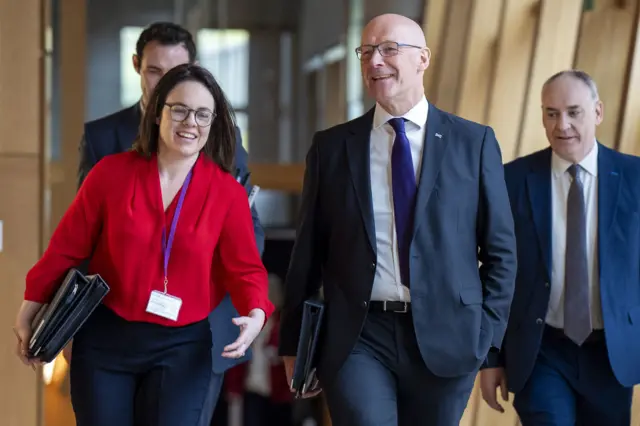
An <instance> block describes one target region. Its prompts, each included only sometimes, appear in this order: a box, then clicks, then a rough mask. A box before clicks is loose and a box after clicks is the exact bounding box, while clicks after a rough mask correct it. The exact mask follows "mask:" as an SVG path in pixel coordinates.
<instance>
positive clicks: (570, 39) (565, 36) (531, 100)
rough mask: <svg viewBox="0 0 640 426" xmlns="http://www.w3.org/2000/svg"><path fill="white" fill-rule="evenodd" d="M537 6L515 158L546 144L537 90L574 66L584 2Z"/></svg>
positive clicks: (546, 0) (549, 1) (550, 0)
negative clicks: (547, 80)
mask: <svg viewBox="0 0 640 426" xmlns="http://www.w3.org/2000/svg"><path fill="white" fill-rule="evenodd" d="M540 5H541V7H540V16H539V18H538V32H537V36H536V45H535V50H534V53H533V61H532V64H531V74H530V75H529V87H528V91H527V99H526V101H525V112H524V121H523V123H522V129H521V134H520V140H519V144H520V145H519V147H518V155H525V154H530V153H532V152H533V151H537V150H539V149H541V148H544V147H546V146H547V144H548V142H547V139H546V136H545V134H544V128H543V127H542V121H541V114H540V88H541V87H542V84H543V83H544V81H545V80H546V79H547V78H549V77H550V76H551V75H553V74H554V73H556V72H558V71H561V70H563V69H567V68H571V67H572V65H573V58H574V52H575V50H576V42H577V40H578V27H579V23H580V17H581V12H582V6H583V0H563V1H561V2H559V1H557V0H542V1H541V2H540ZM494 102H499V101H498V100H495V101H494Z"/></svg>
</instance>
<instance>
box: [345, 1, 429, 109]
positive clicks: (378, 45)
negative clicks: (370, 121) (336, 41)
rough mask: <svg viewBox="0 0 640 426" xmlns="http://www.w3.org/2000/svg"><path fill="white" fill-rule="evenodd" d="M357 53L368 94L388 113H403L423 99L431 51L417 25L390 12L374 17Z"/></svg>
mask: <svg viewBox="0 0 640 426" xmlns="http://www.w3.org/2000/svg"><path fill="white" fill-rule="evenodd" d="M356 53H357V54H358V57H359V58H360V62H361V69H362V77H363V79H364V81H365V84H366V86H367V89H368V90H369V93H370V95H371V96H372V97H374V98H375V99H376V101H377V102H378V103H379V104H380V105H381V106H382V107H383V108H384V109H385V110H386V111H387V112H389V113H390V114H392V115H394V116H400V115H402V114H404V113H406V112H407V111H409V110H410V109H411V108H413V107H414V106H415V105H416V104H417V103H418V102H419V101H420V100H421V99H422V97H423V96H424V86H423V83H422V81H423V75H424V71H425V70H426V69H427V68H428V67H429V59H430V56H431V52H430V51H429V49H428V48H427V45H426V41H425V37H424V32H423V31H422V28H421V27H420V25H418V23H417V22H415V21H413V20H411V19H409V18H407V17H406V16H402V15H396V14H392V13H388V14H384V15H380V16H376V17H375V18H373V19H372V20H371V21H369V23H368V24H367V25H366V26H365V27H364V30H363V31H362V38H361V45H360V47H358V49H356Z"/></svg>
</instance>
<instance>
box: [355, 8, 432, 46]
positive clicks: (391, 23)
mask: <svg viewBox="0 0 640 426" xmlns="http://www.w3.org/2000/svg"><path fill="white" fill-rule="evenodd" d="M396 39H397V40H402V43H408V44H412V45H415V46H420V47H426V46H427V43H426V40H425V36H424V32H423V31H422V28H421V27H420V25H418V23H417V22H416V21H414V20H413V19H409V18H407V17H406V16H402V15H397V14H395V13H386V14H384V15H380V16H376V17H375V18H373V19H372V20H371V21H369V23H368V24H367V25H366V26H365V27H364V29H363V31H362V40H361V42H362V44H377V43H380V42H381V41H384V40H396Z"/></svg>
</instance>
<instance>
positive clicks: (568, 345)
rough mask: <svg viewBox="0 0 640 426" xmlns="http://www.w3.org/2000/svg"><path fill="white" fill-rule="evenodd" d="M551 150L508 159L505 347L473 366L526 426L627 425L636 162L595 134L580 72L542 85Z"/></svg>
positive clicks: (639, 271)
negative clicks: (511, 254) (511, 269)
mask: <svg viewBox="0 0 640 426" xmlns="http://www.w3.org/2000/svg"><path fill="white" fill-rule="evenodd" d="M542 114H543V118H542V122H543V124H544V127H545V131H546V135H547V138H548V140H549V143H550V145H551V146H550V147H549V148H547V149H544V150H542V151H538V152H536V153H533V154H531V155H527V156H525V157H522V158H519V159H517V160H515V161H513V162H511V163H509V164H507V165H506V168H505V178H506V182H507V188H508V190H509V198H510V200H511V207H512V211H513V218H514V222H515V229H516V237H517V244H518V275H517V279H516V291H515V295H514V299H513V304H512V307H511V316H510V318H509V325H508V328H507V333H506V336H505V341H504V344H503V347H502V351H501V352H500V354H499V356H498V357H496V358H495V359H493V360H490V363H489V365H488V366H487V367H489V368H487V369H484V370H483V371H482V372H481V386H482V394H483V397H484V399H485V401H487V403H488V404H489V405H490V406H491V407H493V408H495V409H496V410H499V411H502V407H501V406H500V405H499V404H498V402H497V399H496V390H497V389H498V388H501V391H502V396H503V399H506V396H507V395H508V394H507V391H511V392H514V393H515V400H514V407H515V409H516V411H517V413H518V415H519V416H520V419H521V421H522V424H523V425H524V426H542V425H545V426H546V425H558V426H559V425H574V424H579V425H593V426H604V425H606V426H623V425H625V426H628V425H629V423H630V412H631V397H632V386H633V385H635V384H637V383H640V159H639V158H637V157H632V156H629V155H624V154H621V153H619V152H616V151H613V150H611V149H609V148H607V147H605V146H604V145H601V144H600V143H599V142H598V141H596V126H598V125H599V124H600V123H601V122H602V119H603V105H602V102H601V101H600V99H599V96H598V90H597V87H596V85H595V83H594V82H593V80H592V79H591V78H590V77H589V76H588V75H587V74H586V73H584V72H581V71H573V70H571V71H563V72H560V73H558V74H556V75H554V76H552V77H551V78H550V79H549V80H548V81H547V82H546V83H545V84H544V86H543V89H542Z"/></svg>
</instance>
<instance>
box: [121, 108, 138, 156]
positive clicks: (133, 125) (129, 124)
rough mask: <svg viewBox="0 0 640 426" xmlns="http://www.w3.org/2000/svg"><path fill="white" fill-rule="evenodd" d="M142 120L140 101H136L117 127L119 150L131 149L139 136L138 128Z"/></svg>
mask: <svg viewBox="0 0 640 426" xmlns="http://www.w3.org/2000/svg"><path fill="white" fill-rule="evenodd" d="M141 120H142V111H141V110H140V103H139V102H136V104H135V105H133V106H132V107H130V108H129V109H128V110H127V114H126V115H124V116H123V118H122V121H120V125H119V126H118V128H117V129H116V132H117V139H118V148H119V152H125V151H128V150H129V149H131V146H132V145H133V142H134V141H135V139H136V138H137V137H138V128H139V127H140V121H141Z"/></svg>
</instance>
